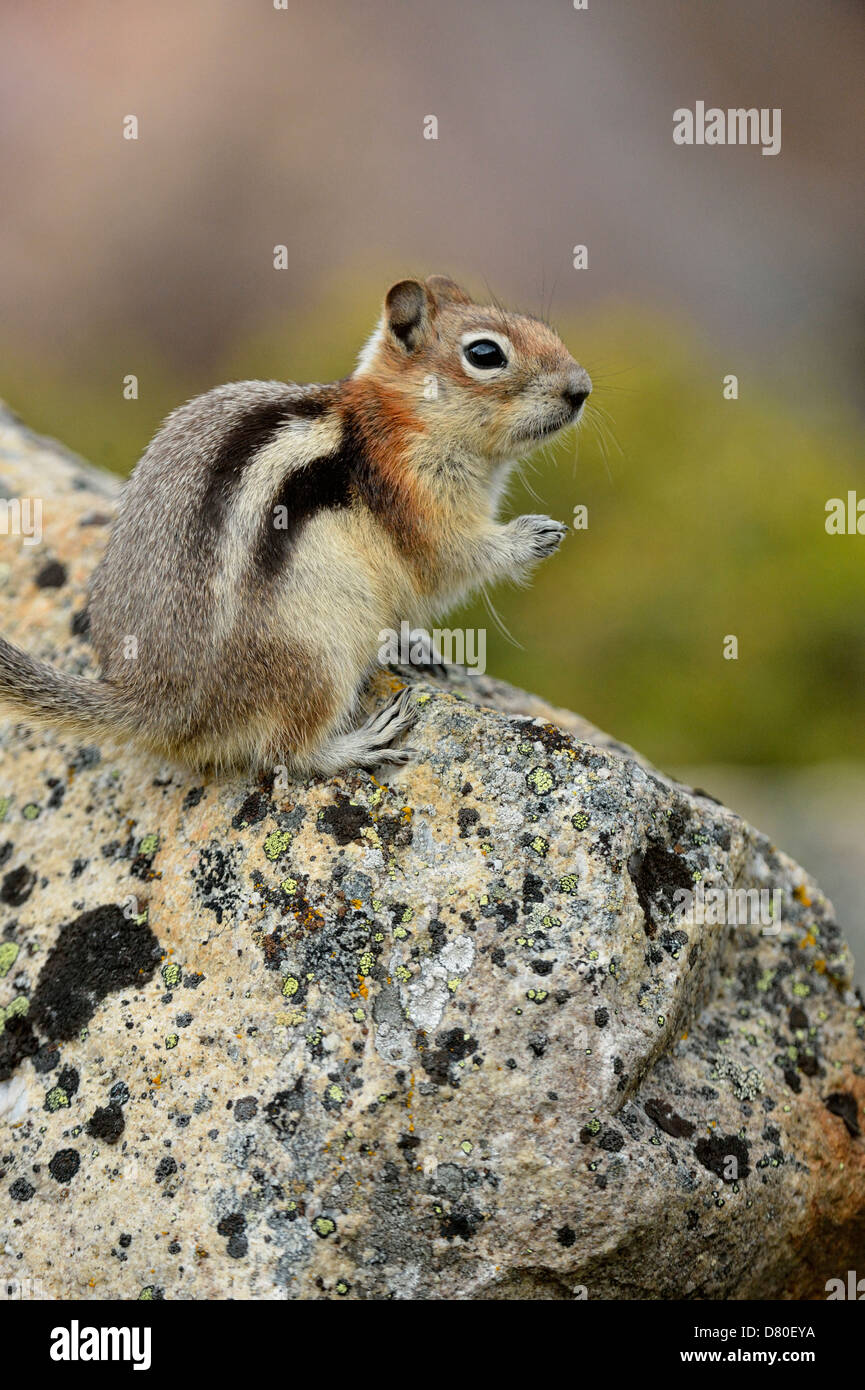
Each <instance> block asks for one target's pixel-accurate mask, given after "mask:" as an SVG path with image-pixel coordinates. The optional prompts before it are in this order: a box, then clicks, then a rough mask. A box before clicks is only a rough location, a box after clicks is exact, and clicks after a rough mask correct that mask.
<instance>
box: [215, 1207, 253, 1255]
mask: <svg viewBox="0 0 865 1390" xmlns="http://www.w3.org/2000/svg"><path fill="white" fill-rule="evenodd" d="M216 1229H217V1231H218V1232H219V1234H220V1235H221V1236H224V1237H225V1239H226V1240H227V1241H228V1245H227V1246H226V1253H227V1254H228V1255H230V1257H231V1258H232V1259H233V1260H242V1259H243V1257H244V1255H245V1254H246V1252H247V1250H248V1249H249V1241H248V1240H247V1238H246V1235H245V1231H246V1217H245V1216H244V1215H243V1213H242V1212H239V1211H233V1212H231V1214H230V1215H229V1216H223V1218H222V1220H221V1221H220V1222H219V1224H218V1225H217V1227H216Z"/></svg>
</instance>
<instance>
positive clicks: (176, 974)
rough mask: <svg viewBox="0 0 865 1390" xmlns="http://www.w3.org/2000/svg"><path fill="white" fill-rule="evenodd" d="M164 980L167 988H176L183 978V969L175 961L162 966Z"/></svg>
mask: <svg viewBox="0 0 865 1390" xmlns="http://www.w3.org/2000/svg"><path fill="white" fill-rule="evenodd" d="M161 974H162V980H163V983H164V985H165V988H166V989H176V988H177V986H178V985H179V984H180V981H181V980H182V978H183V971H182V970H181V968H180V966H179V965H175V964H174V963H173V962H172V963H170V964H168V965H163V967H162V971H161Z"/></svg>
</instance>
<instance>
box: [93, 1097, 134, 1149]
mask: <svg viewBox="0 0 865 1390" xmlns="http://www.w3.org/2000/svg"><path fill="white" fill-rule="evenodd" d="M125 1128H126V1121H125V1119H124V1118H123V1111H122V1110H121V1108H120V1106H119V1105H117V1104H114V1103H112V1104H111V1105H105V1106H99V1107H97V1109H96V1110H94V1112H93V1114H92V1115H91V1116H90V1119H89V1120H88V1121H87V1133H88V1134H90V1135H92V1136H93V1138H94V1139H102V1140H104V1142H105V1143H106V1144H116V1143H117V1141H118V1139H119V1138H120V1136H121V1134H122V1133H123V1131H124V1129H125Z"/></svg>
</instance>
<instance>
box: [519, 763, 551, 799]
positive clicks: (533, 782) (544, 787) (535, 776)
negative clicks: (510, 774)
mask: <svg viewBox="0 0 865 1390" xmlns="http://www.w3.org/2000/svg"><path fill="white" fill-rule="evenodd" d="M526 781H527V782H528V784H529V786H530V787H533V788H534V790H535V791H536V792H537V793H538V796H546V795H547V794H548V793H549V792H551V791H552V790H553V788H554V787H555V785H556V779H555V777H554V776H553V774H552V773H551V772H548V771H547V769H546V768H545V767H533V768H532V770H531V772H527V773H526Z"/></svg>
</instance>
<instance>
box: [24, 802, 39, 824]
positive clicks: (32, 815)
mask: <svg viewBox="0 0 865 1390" xmlns="http://www.w3.org/2000/svg"><path fill="white" fill-rule="evenodd" d="M41 809H42V808H41V806H37V805H36V802H35V801H28V803H27V805H26V806H25V807H23V809H22V811H21V814H22V816H23V817H24V819H25V820H36V819H37V817H38V816H39V813H40V811H41Z"/></svg>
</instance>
